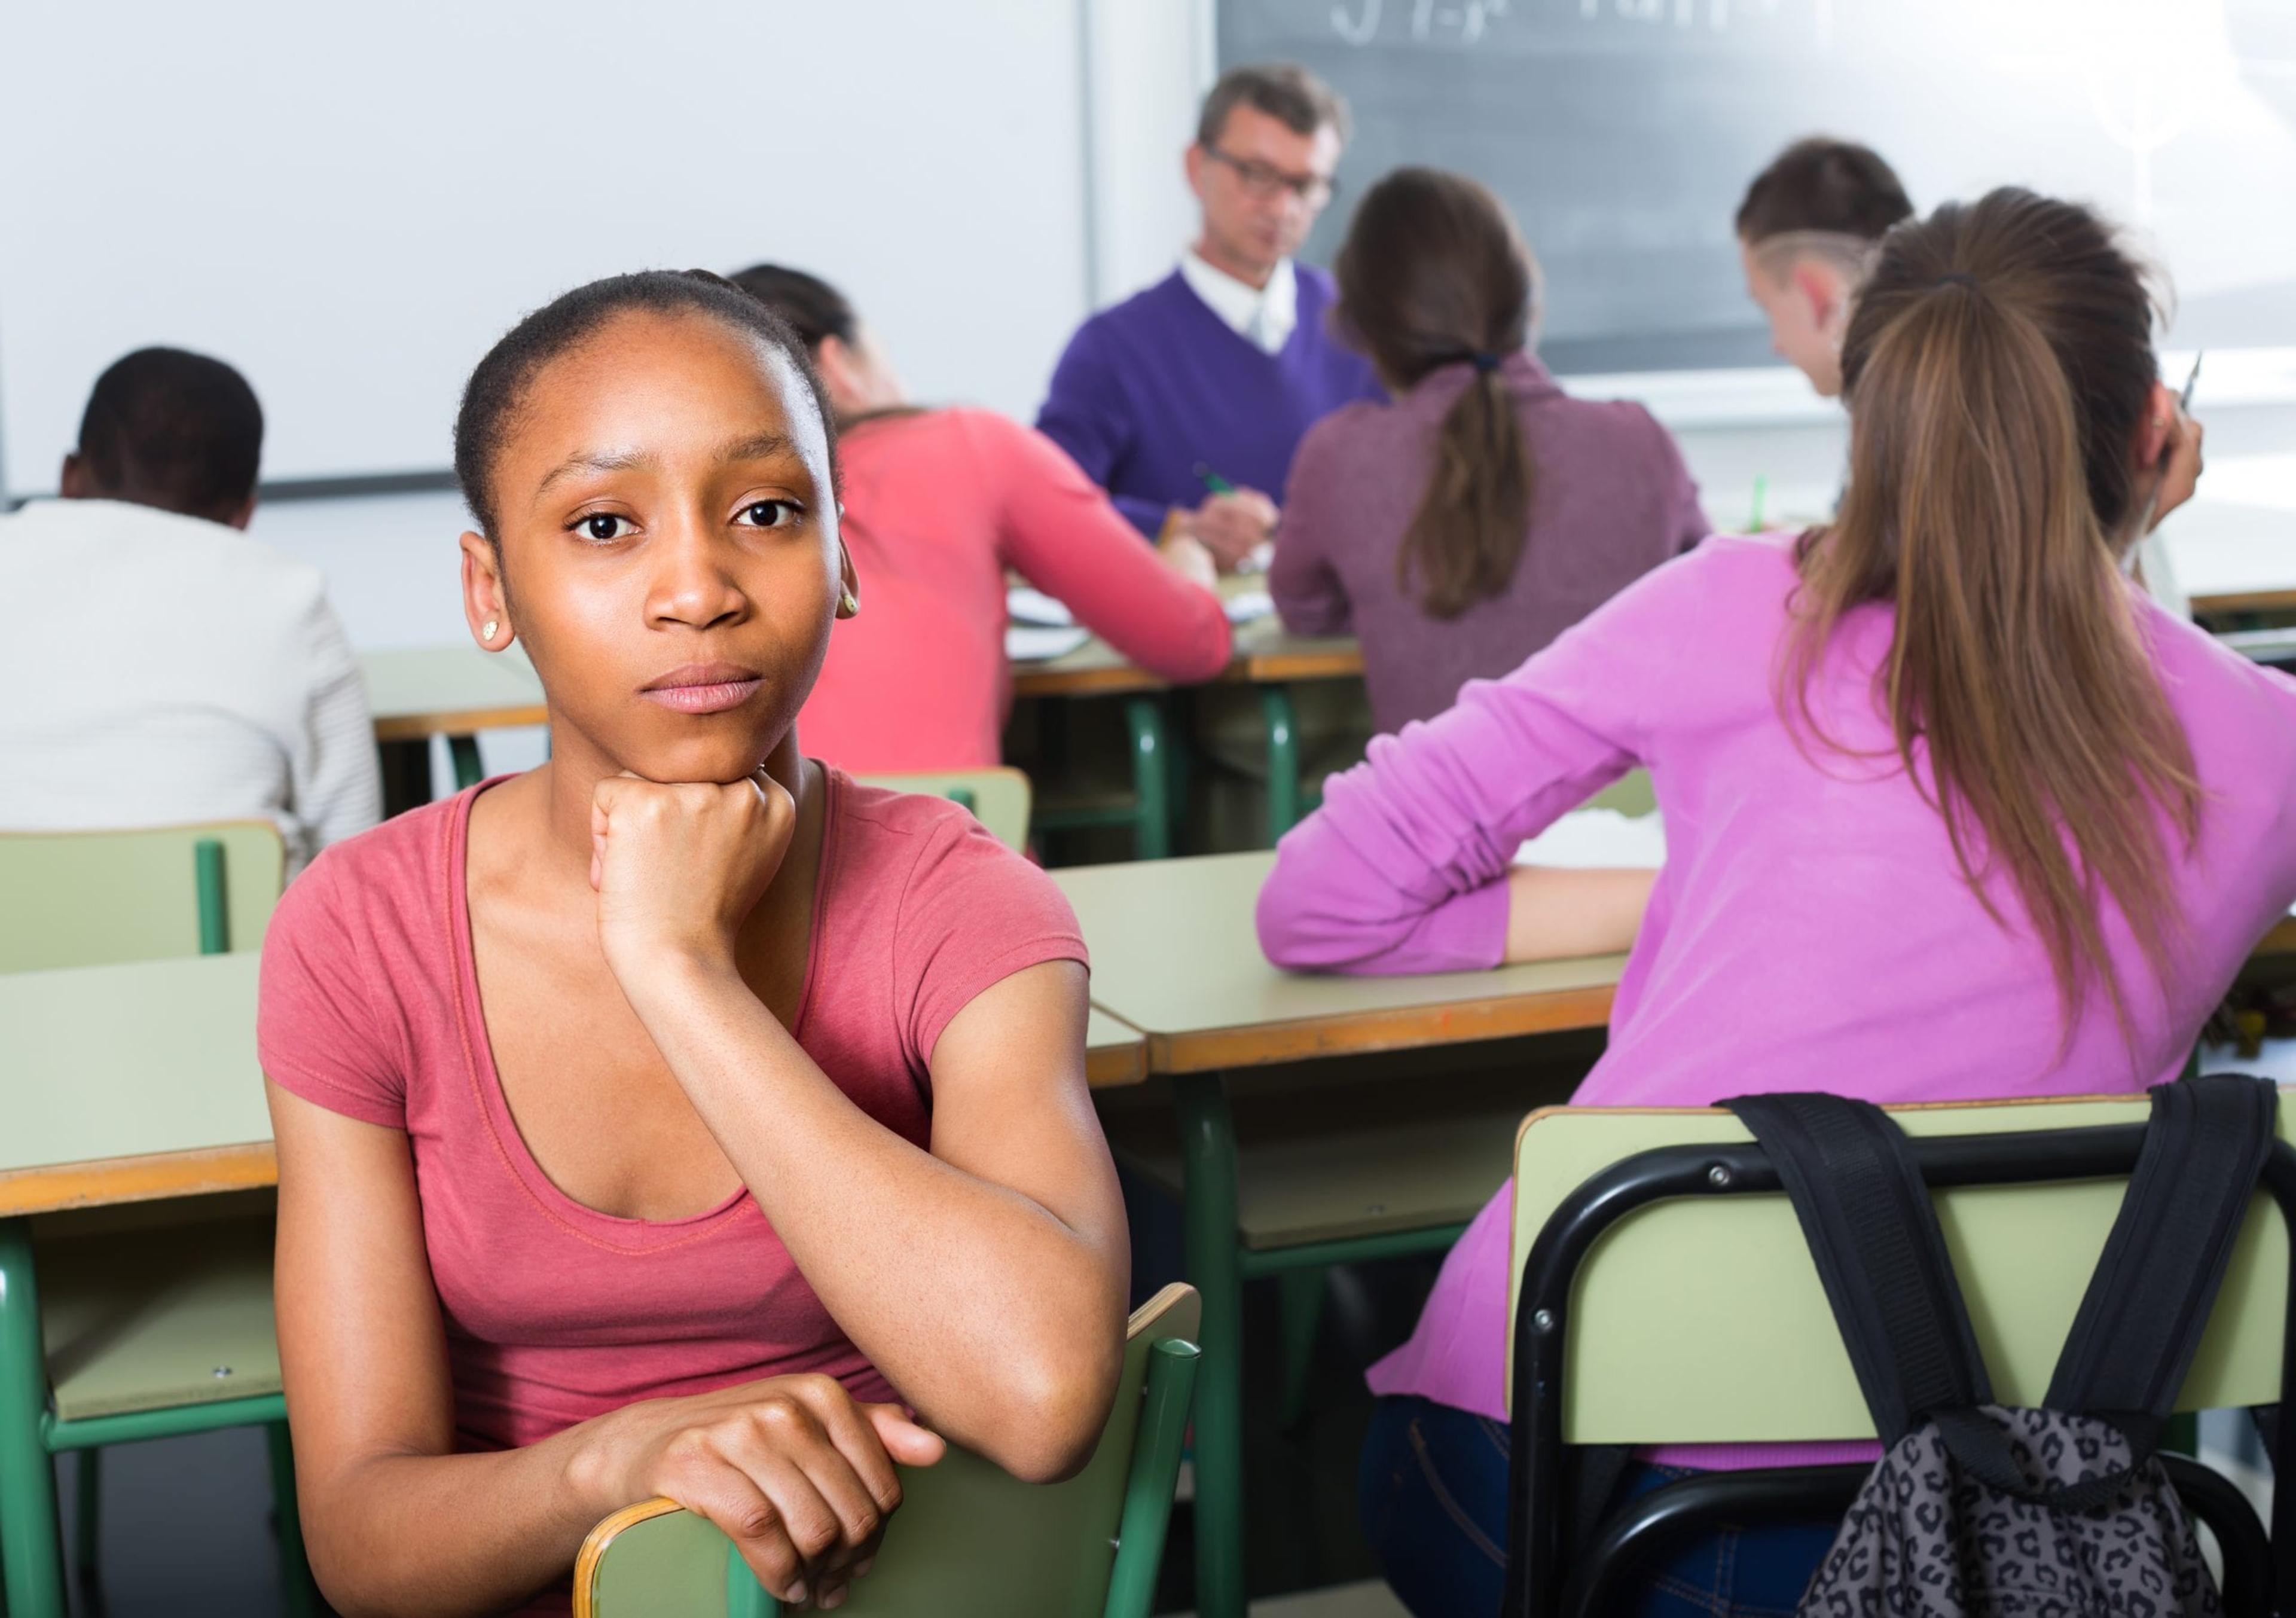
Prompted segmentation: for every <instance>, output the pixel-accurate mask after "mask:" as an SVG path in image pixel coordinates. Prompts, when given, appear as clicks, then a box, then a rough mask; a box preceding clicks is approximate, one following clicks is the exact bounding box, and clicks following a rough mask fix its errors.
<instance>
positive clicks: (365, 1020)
mask: <svg viewBox="0 0 2296 1618" xmlns="http://www.w3.org/2000/svg"><path fill="white" fill-rule="evenodd" d="M341 869H342V865H341V860H340V856H336V857H330V856H329V855H325V854H323V855H321V856H320V858H318V859H317V860H316V862H314V863H313V865H312V866H311V867H310V869H308V870H307V871H306V872H304V873H303V875H300V876H299V877H297V878H296V879H295V880H294V881H293V882H292V883H290V884H288V888H287V891H286V894H285V896H284V897H283V898H282V899H280V901H279V908H278V909H277V910H276V911H275V912H274V913H273V915H272V917H271V926H270V930H269V931H268V932H266V933H265V934H264V939H263V965H262V977H261V988H260V990H259V991H258V997H257V1002H256V1014H255V1051H256V1056H257V1059H258V1061H259V1062H260V1063H261V1064H262V1066H263V1072H264V1074H265V1076H266V1077H267V1078H268V1079H270V1080H271V1081H272V1082H273V1083H275V1084H276V1085H278V1086H279V1087H280V1088H282V1089H284V1090H289V1091H291V1092H293V1093H294V1094H295V1095H297V1096H301V1097H302V1098H303V1099H304V1100H306V1101H307V1102H310V1103H311V1104H312V1105H315V1106H322V1107H324V1108H326V1109H327V1111H329V1112H331V1113H341V1114H342V1115H343V1116H344V1117H346V1118H356V1119H357V1120H358V1121H360V1122H362V1123H373V1124H381V1125H382V1126H383V1127H385V1128H386V1129H405V1128H406V1072H405V1065H404V1063H403V1062H402V1060H401V1056H400V1052H399V1050H398V1046H397V1045H396V1043H395V1042H393V1041H391V1040H390V1039H388V1038H387V1037H386V1036H385V1035H384V1033H383V1031H382V1024H381V1022H380V1020H379V1019H377V1017H376V1016H375V1014H374V1009H373V998H372V996H371V991H370V987H369V986H370V985H371V984H372V983H373V982H374V981H376V975H377V971H376V967H375V965H374V963H373V962H372V961H370V960H368V959H366V958H365V952H364V951H363V950H362V949H360V948H359V943H358V935H359V932H360V929H359V928H358V927H357V924H356V918H355V917H354V916H353V915H352V914H351V912H350V910H349V908H348V903H347V900H348V895H347V894H346V893H345V892H344V891H343V884H342V883H341V882H340V879H339V876H338V873H339V872H340V870H341Z"/></svg>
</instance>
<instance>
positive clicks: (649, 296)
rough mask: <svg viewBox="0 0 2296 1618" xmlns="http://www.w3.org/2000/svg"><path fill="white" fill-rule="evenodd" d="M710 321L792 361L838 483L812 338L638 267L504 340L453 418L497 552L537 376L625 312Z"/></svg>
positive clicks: (699, 286) (700, 284) (712, 282)
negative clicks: (499, 482)
mask: <svg viewBox="0 0 2296 1618" xmlns="http://www.w3.org/2000/svg"><path fill="white" fill-rule="evenodd" d="M631 312H637V313H643V314H651V315H705V316H709V318H711V319H713V320H717V321H719V322H722V323H723V324H726V326H728V327H730V328H731V329H733V330H734V331H735V332H738V333H742V335H744V336H748V337H753V338H756V339H758V341H762V342H764V343H766V344H767V345H768V346H770V347H772V348H773V349H776V350H778V351H779V352H781V353H783V354H784V355H786V356H788V357H789V362H790V364H791V365H794V366H795V367H796V368H797V373H798V374H799V376H802V377H803V378H804V379H805V385H806V387H807V388H808V390H810V391H811V393H812V395H813V402H814V407H815V408H816V410H817V411H819V412H820V415H821V430H822V432H823V433H824V436H825V437H826V438H827V439H828V441H829V466H830V477H831V480H832V484H834V482H835V480H836V477H837V417H836V416H835V415H834V414H833V413H832V411H831V410H830V407H829V395H828V392H827V390H824V388H823V387H822V385H821V377H820V375H819V374H818V373H816V371H815V370H814V368H813V357H812V356H811V355H810V354H809V353H808V351H807V349H806V345H805V341H804V339H802V338H801V337H799V335H798V334H797V333H796V332H794V331H792V330H791V327H790V324H789V322H787V321H786V320H783V318H782V317H781V316H779V315H777V314H775V312H774V311H773V310H772V309H770V308H767V307H766V306H765V305H764V304H762V303H760V302H758V300H756V299H755V298H752V297H750V294H749V293H747V292H743V291H742V289H741V288H740V287H738V286H735V285H734V283H732V282H730V281H728V280H726V278H725V277H724V276H723V275H714V274H712V273H711V272H709V270H699V269H694V270H639V271H638V272H636V273H635V275H609V276H608V277H606V278H605V279H604V280H603V281H593V282H591V283H589V284H588V285H586V286H578V287H576V288H575V289H574V290H573V291H572V292H562V293H561V294H559V296H557V297H556V298H553V299H552V300H550V301H549V302H548V303H545V304H544V305H543V306H542V307H541V308H538V309H537V310H535V311H534V312H533V313H532V314H530V315H529V316H527V317H526V318H525V319H523V320H521V321H520V322H519V323H518V324H516V325H514V326H512V328H511V329H510V330H509V331H508V332H506V333H504V334H503V337H502V340H501V341H498V342H496V344H495V346H494V347H493V348H491V349H488V350H487V356H486V357H485V358H484V359H481V360H480V361H479V363H478V366H477V368H476V369H474V370H473V371H472V372H471V380H470V381H469V382H467V383H466V384H464V386H463V406H462V408H461V409H460V410H458V411H456V412H455V478H456V480H459V481H460V482H461V484H462V486H463V499H464V500H465V501H466V502H467V503H468V504H469V505H470V508H471V514H472V515H473V516H475V517H476V518H477V519H478V520H479V531H480V533H482V534H484V535H485V536H486V537H487V538H488V540H489V541H490V542H491V543H492V544H493V545H494V546H496V548H497V549H500V547H501V545H502V537H501V530H499V528H498V527H497V526H496V506H495V491H494V471H495V463H496V460H498V459H499V458H500V457H501V455H502V447H503V440H504V438H505V437H506V436H507V435H508V434H509V433H510V431H511V430H512V427H513V425H514V424H515V421H516V418H517V415H518V413H519V411H520V409H521V407H522V406H523V405H524V404H525V402H526V390H527V389H528V388H529V386H530V385H531V384H532V383H533V381H534V378H535V374H536V373H537V372H539V371H540V370H541V369H542V367H543V366H544V365H548V364H549V363H550V362H551V361H552V360H553V359H556V358H557V357H559V356H560V355H562V354H564V353H565V352H566V351H567V350H568V349H572V348H573V347H575V346H576V345H577V344H578V343H580V342H581V341H583V340H584V339H586V338H587V337H589V336H590V335H591V334H592V333H595V332H596V331H597V330H598V328H599V327H601V326H603V325H604V324H606V323H607V322H608V321H609V320H611V319H612V318H613V317H614V316H617V315H622V314H627V313H631Z"/></svg>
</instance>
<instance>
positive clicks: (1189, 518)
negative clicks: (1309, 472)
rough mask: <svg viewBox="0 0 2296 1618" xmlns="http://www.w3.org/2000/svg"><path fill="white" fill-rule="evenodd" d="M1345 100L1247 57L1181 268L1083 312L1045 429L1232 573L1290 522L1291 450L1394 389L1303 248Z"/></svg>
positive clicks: (1143, 515)
mask: <svg viewBox="0 0 2296 1618" xmlns="http://www.w3.org/2000/svg"><path fill="white" fill-rule="evenodd" d="M1347 132H1348V113H1347V107H1346V104H1345V103H1342V102H1341V100H1340V98H1339V96H1338V95H1337V94H1333V90H1332V88H1331V86H1328V85H1326V84H1324V82H1323V81H1322V80H1321V79H1319V78H1316V76H1315V75H1314V74H1313V73H1310V72H1308V70H1307V69H1305V68H1303V67H1300V66H1299V65H1298V64H1296V63H1293V62H1268V63H1264V64H1259V65H1255V66H1247V67H1238V68H1231V69H1229V70H1227V71H1226V73H1224V74H1222V75H1221V76H1220V79H1219V82H1218V84H1216V85H1214V86H1212V89H1211V93H1210V94H1209V95H1207V96H1206V97H1205V98H1204V105H1203V112H1202V115H1201V118H1200V119H1198V120H1197V126H1196V138H1195V141H1194V143H1193V144H1192V145H1190V146H1189V147H1188V150H1187V156H1186V168H1187V176H1188V186H1189V188H1190V189H1191V190H1193V192H1194V193H1196V200H1197V201H1198V202H1199V203H1200V204H1201V206H1202V209H1203V223H1202V227H1201V230H1200V231H1199V232H1198V234H1197V237H1196V241H1195V242H1194V244H1193V246H1192V247H1190V248H1189V249H1188V250H1187V251H1185V253H1183V254H1182V255H1181V257H1180V264H1179V267H1178V268H1177V270H1175V271H1174V272H1173V273H1172V274H1171V275H1168V276H1166V277H1165V278H1164V279H1163V280H1161V281H1160V282H1158V283H1156V284H1155V285H1153V286H1152V287H1149V288H1148V289H1147V290H1146V291H1144V292H1137V293H1135V294H1134V295H1133V296H1132V297H1130V298H1128V299H1127V300H1125V301H1123V302H1122V303H1119V304H1118V305H1117V306H1116V307H1115V308H1110V309H1103V310H1102V311H1101V312H1100V313H1099V314H1097V315H1095V316H1093V317H1092V318H1091V319H1089V320H1087V321H1086V322H1085V324H1083V326H1082V327H1080V328H1079V329H1078V332H1077V334H1076V335H1075V336H1074V337H1073V338H1071V339H1070V341H1069V346H1068V349H1067V351H1066V352H1065V353H1063V354H1062V356H1061V362H1060V365H1059V367H1058V368H1057V369H1056V370H1055V371H1054V373H1053V383H1052V391H1051V393H1050V395H1049V397H1047V398H1046V400H1045V407H1044V410H1043V411H1042V413H1041V414H1040V415H1038V416H1037V426H1038V428H1040V429H1041V430H1042V431H1044V432H1045V433H1046V435H1047V436H1048V437H1050V438H1051V439H1054V441H1055V442H1056V443H1058V444H1059V445H1060V446H1061V447H1062V448H1064V449H1066V450H1067V451H1068V452H1069V454H1070V456H1074V457H1075V459H1076V461H1077V463H1078V464H1079V465H1081V466H1082V467H1083V468H1084V469H1085V471H1086V472H1087V473H1088V474H1089V475H1090V476H1091V477H1092V479H1093V480H1095V482H1097V483H1099V484H1100V485H1101V486H1102V487H1103V488H1104V489H1107V490H1108V492H1109V494H1110V496H1111V497H1112V498H1113V499H1114V500H1115V502H1116V504H1117V506H1118V507H1119V509H1120V510H1121V511H1122V512H1123V513H1124V514H1125V515H1126V516H1127V517H1128V518H1129V519H1130V520H1131V522H1132V524H1133V526H1134V527H1136V528H1137V529H1139V530H1140V531H1141V532H1142V533H1144V534H1145V535H1147V536H1149V537H1150V538H1160V537H1168V536H1169V535H1171V534H1175V533H1186V534H1191V535H1193V536H1194V537H1195V538H1198V539H1200V540H1201V541H1202V542H1203V543H1204V545H1205V546H1207V547H1209V548H1210V551H1211V552H1212V554H1213V555H1214V556H1215V557H1217V558H1218V561H1219V563H1220V565H1221V567H1222V568H1223V569H1225V570H1233V569H1234V567H1235V566H1236V564H1237V563H1239V562H1241V561H1242V559H1243V558H1244V557H1245V556H1247V555H1249V554H1251V551H1252V550H1253V549H1254V548H1255V547H1257V546H1259V545H1260V544H1261V543H1262V542H1264V541H1265V540H1267V538H1269V536H1270V535H1271V534H1272V533H1273V532H1274V530H1275V518H1276V509H1275V501H1274V500H1273V499H1272V498H1270V497H1269V496H1268V494H1267V492H1266V491H1267V490H1270V489H1282V488H1283V483H1284V479H1285V477H1286V475H1287V474H1288V472H1289V471H1290V469H1291V465H1292V450H1293V449H1294V448H1297V447H1298V445H1299V442H1300V437H1301V435H1302V434H1304V433H1305V432H1306V431H1308V428H1309V427H1310V426H1312V425H1313V424H1314V423H1316V421H1317V420H1319V419H1320V418H1322V417H1323V416H1324V415H1328V414H1330V413H1331V412H1332V411H1333V410H1335V409H1337V408H1339V407H1341V405H1345V404H1349V403H1351V402H1352V401H1354V400H1357V399H1361V398H1379V397H1381V394H1380V389H1379V384H1378V382H1377V381H1376V379H1375V378H1374V376H1373V374H1372V370H1371V367H1370V366H1369V365H1367V364H1366V363H1365V361H1364V360H1363V359H1362V358H1361V357H1358V356H1357V355H1355V354H1352V353H1350V352H1349V351H1348V350H1347V349H1343V348H1341V346H1340V344H1339V343H1338V342H1337V341H1334V340H1333V336H1332V334H1331V333H1329V332H1328V331H1327V330H1326V329H1325V325H1324V314H1325V312H1326V311H1327V310H1328V309H1329V308H1331V307H1332V303H1333V290H1332V282H1331V278H1330V277H1329V276H1328V275H1325V274H1324V272H1323V271H1321V270H1319V269H1315V268H1313V267H1309V266H1308V265H1304V264H1299V263H1295V262H1294V261H1293V259H1292V254H1293V253H1294V252H1296V251H1299V247H1300V242H1303V241H1305V240H1306V239H1307V235H1308V231H1309V230H1310V229H1311V228H1312V227H1313V226H1314V225H1315V223H1316V216H1317V215H1319V214H1320V213H1322V212H1323V210H1324V205H1325V204H1326V203H1328V202H1330V201H1331V200H1332V190H1333V182H1332V176H1333V171H1334V170H1335V169H1336V168H1338V167H1339V162H1340V150H1341V145H1342V144H1344V143H1345V141H1346V138H1347Z"/></svg>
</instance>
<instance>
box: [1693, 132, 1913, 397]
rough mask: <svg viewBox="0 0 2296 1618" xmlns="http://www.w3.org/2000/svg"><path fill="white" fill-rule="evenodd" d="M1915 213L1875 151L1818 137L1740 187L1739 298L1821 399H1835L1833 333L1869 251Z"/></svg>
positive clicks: (1845, 320)
mask: <svg viewBox="0 0 2296 1618" xmlns="http://www.w3.org/2000/svg"><path fill="white" fill-rule="evenodd" d="M1913 211H1914V205H1913V203H1912V201H1910V200H1908V199H1907V195H1906V188H1905V186H1904V185H1902V184H1900V183H1899V181H1898V176H1897V173H1896V171H1895V170H1893V169H1892V168H1890V165H1889V164H1888V163H1886V162H1884V161H1883V160H1882V157H1881V154H1880V153H1878V152H1874V150H1873V149H1872V148H1871V147H1868V146H1861V145H1859V144H1857V143H1856V142H1854V141H1842V140H1834V139H1832V138H1830V137H1828V136H1808V137H1807V138H1805V139H1802V140H1798V141H1796V142H1795V143H1794V144H1792V145H1791V146H1788V147H1787V148H1786V149H1785V150H1784V152H1780V153H1779V154H1778V156H1777V158H1776V159H1775V160H1774V161H1773V162H1772V163H1771V164H1770V166H1769V167H1768V168H1765V169H1763V170H1762V172H1761V173H1759V174H1758V175H1756V176H1755V177H1754V183H1753V184H1752V185H1749V186H1748V187H1747V188H1746V198H1745V201H1743V202H1741V203H1740V204H1739V205H1738V218H1737V229H1738V247H1739V251H1740V254H1741V256H1742V259H1743V264H1744V267H1745V272H1746V290H1747V292H1750V293H1751V294H1752V295H1753V299H1754V301H1755V302H1756V303H1759V304H1760V305H1761V306H1762V312H1763V313H1764V314H1765V315H1767V316H1769V321H1770V344H1771V346H1772V347H1773V348H1774V349H1776V350H1777V352H1778V355H1779V357H1781V358H1784V359H1785V360H1787V361H1788V362H1790V363H1791V364H1792V365H1794V366H1796V367H1797V368H1798V369H1800V372H1801V373H1802V374H1803V375H1805V376H1807V377H1808V378H1809V382H1810V386H1811V387H1813V388H1815V389H1816V390H1817V391H1818V392H1819V393H1820V394H1821V395H1823V396H1824V397H1825V398H1835V397H1836V396H1838V395H1839V394H1840V393H1841V334H1842V333H1843V332H1844V331H1845V330H1846V329H1847V328H1848V326H1849V308H1850V305H1851V304H1852V303H1853V302H1854V301H1855V300H1856V298H1857V288H1858V286H1859V284H1860V283H1863V281H1864V280H1865V278H1866V268H1867V267H1868V266H1869V265H1870V264H1871V262H1872V259H1873V253H1874V248H1875V246H1876V245H1877V244H1879V242H1881V240H1882V237H1883V236H1884V235H1886V234H1889V231H1890V226H1893V225H1895V224H1897V223H1898V221H1899V220H1901V219H1906V218H1911V217H1912V216H1913Z"/></svg>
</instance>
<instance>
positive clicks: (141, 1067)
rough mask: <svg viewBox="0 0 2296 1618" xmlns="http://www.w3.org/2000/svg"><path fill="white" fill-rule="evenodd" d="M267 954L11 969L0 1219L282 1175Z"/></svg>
mask: <svg viewBox="0 0 2296 1618" xmlns="http://www.w3.org/2000/svg"><path fill="white" fill-rule="evenodd" d="M257 962H258V957H257V956H256V954H255V953H254V952H253V951H249V952H247V953H244V954H239V955H209V956H191V957H184V958H182V959H179V960H166V961H137V962H133V963H130V964H128V965H116V966H83V967H75V968H72V969H70V970H69V971H62V972H28V973H11V974H9V975H7V976H5V977H0V1008H5V1009H0V1049H4V1050H5V1052H6V1067H7V1070H8V1076H9V1085H8V1089H9V1103H8V1128H7V1129H5V1130H0V1218H14V1217H18V1216H21V1215H25V1214H33V1213H50V1212H54V1211H58V1210H60V1209H65V1208H87V1207H95V1206H100V1205H102V1204H105V1203H131V1202H144V1201H149V1200H151V1199H152V1198H155V1197H164V1196H190V1195H201V1194H209V1193H214V1192H219V1191H242V1190H246V1189H248V1188H250V1187H258V1186H269V1185H274V1184H275V1183H276V1182H277V1180H278V1162H277V1159H276V1158H275V1156H274V1154H273V1153H272V1149H271V1118H270V1115H269V1113H268V1112H267V1111H266V1108H265V1106H264V1102H263V1079H262V1073H261V1072H260V1070H259V1069H258V1067H257V1065H256V1061H255V983H256V966H257Z"/></svg>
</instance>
